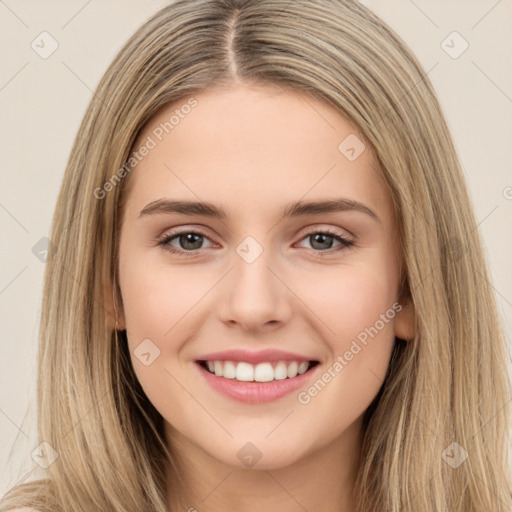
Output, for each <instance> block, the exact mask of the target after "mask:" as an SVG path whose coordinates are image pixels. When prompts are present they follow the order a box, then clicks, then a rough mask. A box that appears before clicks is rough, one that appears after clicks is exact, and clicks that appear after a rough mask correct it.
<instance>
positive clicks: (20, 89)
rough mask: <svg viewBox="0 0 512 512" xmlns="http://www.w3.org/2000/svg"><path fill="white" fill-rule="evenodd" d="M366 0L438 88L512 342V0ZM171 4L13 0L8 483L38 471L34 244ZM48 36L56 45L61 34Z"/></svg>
mask: <svg viewBox="0 0 512 512" xmlns="http://www.w3.org/2000/svg"><path fill="white" fill-rule="evenodd" d="M363 3H364V4H365V5H367V6H369V7H370V8H372V9H373V10H374V11H375V12H376V13H377V14H378V15H380V16H381V17H382V18H383V19H384V20H385V21H387V22H388V23H389V24H390V25H391V26H392V27H393V28H394V29H395V30H396V31H397V32H398V34H399V35H400V36H401V37H402V38H403V39H404V40H405V41H406V42H407V43H408V44H409V45H410V47H411V48H412V50H413V51H414V52H415V53H416V55H417V56H418V58H419V59H420V61H421V62H422V64H423V66H424V68H425V69H426V70H427V71H429V76H430V78H431V80H432V81H433V83H434V86H435V87H436V89H437V91H438V95H439V99H440V101H441V104H442V106H443V108H444V111H445V114H446V117H447V120H448V124H449V126H450V128H451V129H452V132H453V135H454V138H455V143H456V146H457V149H458V152H459V155H460V158H461V161H462V165H463V168H464V171H465V174H466V176H467V181H468V185H469V188H470V192H471V194H472V198H473V202H474V207H475V211H476V216H477V219H478V221H479V223H480V230H481V232H482V233H483V236H484V240H485V243H486V246H487V251H488V259H489V263H490V266H491V271H492V275H493V278H494V286H495V291H496V296H497V298H498V304H499V307H500V312H501V314H502V316H503V318H504V321H505V326H506V329H507V333H508V339H509V341H510V338H511V336H510V333H511V332H512V319H511V317H512V314H511V312H512V271H511V262H512V257H511V256H512V237H511V234H510V233H511V229H510V226H511V224H512V222H511V221H512V66H511V63H512V36H511V34H512V0H437V1H428V0H414V1H412V0H381V1H377V0H364V1H363ZM165 4H167V2H165V1H163V0H158V1H157V0H152V1H146V2H143V1H142V0H123V1H121V0H102V1H100V0H89V1H86V0H66V1H64V0H62V1H59V2H58V1H46V2H37V1H35V0H33V1H27V0H5V1H1V0H0V20H1V21H0V24H1V25H0V44H1V46H2V48H3V52H2V56H3V58H2V66H1V68H0V108H1V118H2V121H3V122H2V124H1V130H2V131H1V134H0V141H1V144H2V148H1V149H2V150H1V153H0V155H1V160H0V161H1V170H2V172H1V178H0V180H1V181H0V223H1V227H2V244H1V249H0V250H1V265H0V314H1V317H0V322H1V329H2V331H1V332H2V338H1V363H0V364H1V366H0V379H1V383H0V432H1V441H0V446H1V452H0V482H1V484H0V492H1V493H3V492H5V490H6V489H7V488H8V487H9V486H11V485H12V484H14V483H15V482H17V481H19V480H20V479H22V478H23V477H24V476H25V475H26V474H27V471H28V469H30V467H31V465H32V460H31V458H30V452H31V451H32V450H33V449H34V448H35V446H36V444H37V437H36V435H35V402H34V393H35V355H36V350H37V330H38V324H39V318H38V317H39V314H40V305H41V288H42V278H43V271H44V263H43V262H41V261H40V260H39V259H38V258H37V257H36V256H35V255H34V253H33V252H32V248H33V247H34V245H36V244H37V243H38V241H39V240H40V239H41V238H43V237H45V236H47V235H48V231H49V227H50V222H51V217H52V214H53V208H54V206H55V200H56V197H57V193H58V190H59V186H60V182H61V179H62V175H63V172H64V168H65V165H66V160H67V157H68V155H69V151H70V149H71V145H72V142H73V139H74V136H75V134H76V131H77V129H78V125H79V122H80V120H81V117H82V115H83V113H84V111H85V108H86V106H87V103H88V101H89V99H90V98H91V95H92V91H93V90H94V88H95V86H96V84H97V83H98V81H99V79H100V77H101V75H102V74H103V72H104V71H105V69H106V67H107V66H108V64H109V63H110V61H111V60H112V58H113V57H114V55H115V54H116V53H117V51H118V50H119V49H120V47H121V46H122V44H123V43H124V42H125V41H126V39H127V38H128V37H129V36H130V35H131V34H132V33H133V32H134V31H135V30H136V28H137V27H138V26H139V25H140V24H141V23H142V22H143V21H144V20H145V19H147V18H148V17H149V16H150V15H151V14H152V13H153V12H155V11H156V10H158V9H159V8H160V7H162V6H164V5H165ZM43 31H46V32H48V33H49V34H50V35H51V37H52V38H53V39H55V40H56V41H57V43H58V48H57V50H56V51H55V52H54V53H53V54H52V55H51V56H49V57H48V58H47V59H43V58H41V57H40V56H39V55H38V54H37V53H36V52H35V51H34V50H33V49H32V48H31V44H32V41H34V40H35V41H36V43H35V44H37V43H38V41H40V38H38V36H39V34H41V32H43ZM454 31H457V32H458V33H459V34H460V35H461V36H462V38H463V39H464V40H465V41H467V43H468V44H469V47H468V49H467V50H466V51H465V52H464V53H463V54H462V55H460V57H458V58H456V59H454V58H452V57H451V56H450V55H448V54H447V53H446V52H445V49H447V50H448V51H450V52H451V53H452V55H454V54H455V53H454V52H458V51H459V50H460V49H462V46H461V45H463V44H464V41H463V39H461V38H460V37H458V36H453V35H452V36H450V37H449V38H448V39H446V38H447V36H449V35H450V34H451V33H452V32H454ZM44 37H48V36H44ZM445 39H446V42H445V43H444V47H445V49H443V47H442V41H444V40H445ZM45 41H46V44H45V48H46V49H48V48H50V46H49V45H50V39H46V40H45ZM39 44H40V46H41V43H39ZM446 45H448V46H449V47H451V48H447V47H446ZM40 51H42V49H41V50H40ZM508 406H509V407H510V403H509V405H508ZM16 437H17V439H18V440H17V443H16V449H15V450H14V451H13V452H12V453H11V454H10V450H11V447H12V445H13V443H14V440H15V438H16ZM9 454H10V456H11V457H10V460H9V461H8V456H9Z"/></svg>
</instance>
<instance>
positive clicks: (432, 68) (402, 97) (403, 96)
mask: <svg viewBox="0 0 512 512" xmlns="http://www.w3.org/2000/svg"><path fill="white" fill-rule="evenodd" d="M438 65H439V61H437V62H436V63H435V64H434V65H433V66H432V67H431V68H430V69H429V70H428V71H427V72H426V73H425V74H424V75H423V76H422V77H421V78H420V79H419V80H418V81H417V82H415V83H414V84H413V85H412V86H411V87H409V89H407V91H405V93H404V94H402V96H400V98H399V99H398V101H397V102H396V105H398V104H399V103H401V101H402V100H403V99H404V98H405V97H406V96H407V95H408V94H409V93H410V92H411V91H412V90H413V89H415V88H416V87H418V85H419V84H420V83H421V82H424V81H425V80H426V79H427V77H428V75H429V74H430V73H431V72H432V71H433V70H434V69H435V68H436V67H437V66H438ZM392 110H396V109H395V105H392V106H391V108H389V109H388V110H387V111H386V112H385V114H384V115H383V116H382V117H381V118H380V119H379V120H378V121H377V123H380V122H381V121H384V118H385V117H386V116H387V115H388V114H389V113H390V112H391V111H392Z"/></svg>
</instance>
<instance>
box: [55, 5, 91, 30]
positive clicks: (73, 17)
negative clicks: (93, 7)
mask: <svg viewBox="0 0 512 512" xmlns="http://www.w3.org/2000/svg"><path fill="white" fill-rule="evenodd" d="M91 1H92V0H88V2H86V3H85V4H84V5H82V7H81V8H80V9H78V11H77V12H76V13H75V14H73V16H71V18H70V19H69V20H68V21H66V23H64V25H62V27H60V29H61V30H62V29H63V28H66V27H67V26H68V25H69V24H70V22H71V21H72V20H74V19H75V18H76V17H77V16H78V15H79V14H80V13H81V12H82V11H83V10H84V9H85V8H86V7H87V6H88V5H89V4H90V3H91Z"/></svg>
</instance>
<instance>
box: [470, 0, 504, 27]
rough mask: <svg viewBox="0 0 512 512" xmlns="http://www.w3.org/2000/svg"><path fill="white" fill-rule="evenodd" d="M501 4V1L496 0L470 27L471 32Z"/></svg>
mask: <svg viewBox="0 0 512 512" xmlns="http://www.w3.org/2000/svg"><path fill="white" fill-rule="evenodd" d="M499 3H501V0H498V1H497V2H496V3H495V4H494V5H493V6H492V7H491V8H490V9H489V10H488V11H487V12H486V13H485V14H484V15H483V16H482V17H481V18H480V19H479V20H478V21H477V22H476V23H475V24H474V25H473V26H472V27H471V30H473V29H474V28H475V27H476V26H477V25H478V24H480V23H481V22H482V21H483V20H484V19H485V18H486V17H487V15H488V14H489V13H490V12H491V11H493V10H494V8H495V7H496V6H497V5H498V4H499Z"/></svg>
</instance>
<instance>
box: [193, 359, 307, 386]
mask: <svg viewBox="0 0 512 512" xmlns="http://www.w3.org/2000/svg"><path fill="white" fill-rule="evenodd" d="M316 363H317V362H316V361H277V362H275V361H274V362H271V361H268V362H263V363H259V364H251V363H248V362H246V361H239V362H236V361H200V364H201V365H202V366H203V368H205V369H206V370H208V371H209V372H210V373H212V374H213V375H216V376H217V377H224V378H225V379H234V380H237V381H239V382H272V381H274V380H285V379H293V378H294V377H297V375H302V374H303V373H305V372H307V371H308V370H309V368H311V367H312V366H314V365H315V364H316Z"/></svg>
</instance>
